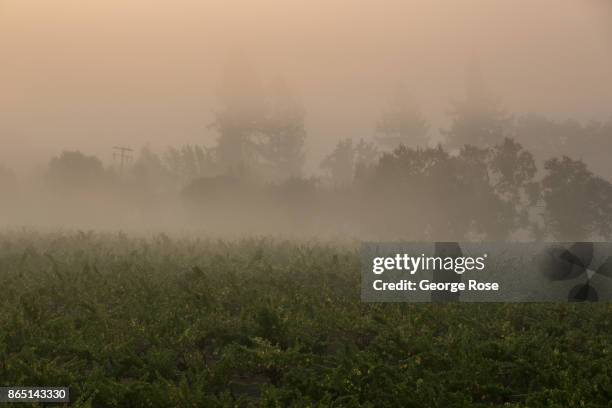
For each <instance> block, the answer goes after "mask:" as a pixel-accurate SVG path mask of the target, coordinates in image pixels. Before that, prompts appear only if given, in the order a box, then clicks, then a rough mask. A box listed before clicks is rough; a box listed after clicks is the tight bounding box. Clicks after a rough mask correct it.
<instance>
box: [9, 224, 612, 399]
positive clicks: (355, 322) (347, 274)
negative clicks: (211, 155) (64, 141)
mask: <svg viewBox="0 0 612 408" xmlns="http://www.w3.org/2000/svg"><path fill="white" fill-rule="evenodd" d="M358 262H359V259H358V253H357V249H346V248H341V247H337V246H333V245H326V244H320V243H307V244H303V243H292V242H282V241H275V240H269V239H249V240H243V241H234V242H221V241H198V240H171V239H169V238H167V237H165V236H157V237H155V238H150V239H147V240H144V239H132V238H128V237H126V236H123V235H112V236H111V235H97V234H83V233H74V234H33V233H10V234H9V233H5V234H0V288H1V293H0V385H49V386H51V385H57V386H61V385H68V386H70V389H71V396H72V400H73V402H74V404H73V406H94V407H115V406H116V407H120V406H121V407H126V406H130V407H140V406H142V407H174V406H178V407H187V406H194V407H196V406H206V407H215V406H224V407H225V406H248V405H255V406H274V407H285V406H325V407H327V406H334V407H353V406H372V407H374V406H376V407H396V406H397V407H455V406H516V407H519V406H529V407H538V406H558V407H583V406H611V405H610V401H611V400H612V344H611V340H612V314H611V312H612V307H610V306H609V305H607V304H599V305H568V304H559V305H520V304H518V305H501V304H500V305H491V304H488V305H469V304H464V305H408V304H387V305H382V304H371V305H368V304H362V303H361V302H360V299H359V263H358ZM19 406H24V405H23V404H22V405H19Z"/></svg>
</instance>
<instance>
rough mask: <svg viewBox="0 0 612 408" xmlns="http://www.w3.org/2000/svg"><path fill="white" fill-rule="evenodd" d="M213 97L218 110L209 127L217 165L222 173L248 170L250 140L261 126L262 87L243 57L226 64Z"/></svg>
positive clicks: (252, 156)
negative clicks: (214, 139) (213, 131)
mask: <svg viewBox="0 0 612 408" xmlns="http://www.w3.org/2000/svg"><path fill="white" fill-rule="evenodd" d="M217 94H218V100H219V105H220V107H219V110H218V111H217V112H216V113H215V119H214V122H213V124H212V127H213V128H214V129H216V130H217V131H218V133H219V136H218V138H217V147H216V155H217V158H218V161H219V165H220V166H221V167H222V168H223V171H225V172H236V171H240V170H241V169H244V168H250V167H252V166H254V164H255V163H256V152H255V146H254V142H253V137H254V136H255V135H256V134H257V133H258V132H259V131H260V129H261V128H262V127H263V125H264V122H265V110H264V103H263V101H264V92H263V86H262V84H261V81H260V79H259V76H258V74H257V72H256V70H255V68H254V67H253V66H252V64H251V63H250V61H249V60H248V59H247V58H246V57H245V56H244V55H235V56H233V58H232V59H230V60H229V61H228V63H227V64H226V66H225V70H224V76H223V80H222V82H221V84H220V86H219V89H218V92H217Z"/></svg>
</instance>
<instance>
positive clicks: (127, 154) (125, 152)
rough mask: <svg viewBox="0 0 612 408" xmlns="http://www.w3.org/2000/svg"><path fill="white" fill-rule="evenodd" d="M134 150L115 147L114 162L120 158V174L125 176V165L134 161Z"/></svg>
mask: <svg viewBox="0 0 612 408" xmlns="http://www.w3.org/2000/svg"><path fill="white" fill-rule="evenodd" d="M133 151H134V150H133V149H130V148H129V147H123V146H114V147H113V160H115V159H117V158H119V174H121V175H123V168H124V167H125V163H127V162H129V161H130V160H132V152H133Z"/></svg>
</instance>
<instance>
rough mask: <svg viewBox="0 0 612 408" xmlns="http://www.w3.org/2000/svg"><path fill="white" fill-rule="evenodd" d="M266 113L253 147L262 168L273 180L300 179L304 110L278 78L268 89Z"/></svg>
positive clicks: (304, 135)
mask: <svg viewBox="0 0 612 408" xmlns="http://www.w3.org/2000/svg"><path fill="white" fill-rule="evenodd" d="M268 109H269V111H268V112H267V114H266V117H265V120H264V122H263V126H262V128H261V129H260V137H259V141H258V142H257V143H256V148H257V152H258V153H259V156H260V158H261V160H262V162H263V163H262V164H263V165H266V166H268V167H270V169H271V173H272V174H271V177H272V178H274V179H285V180H286V179H291V178H297V177H300V176H301V175H302V167H303V165H304V161H305V154H304V142H305V140H306V128H305V125H304V118H305V113H304V107H303V106H302V104H301V103H300V101H299V99H298V97H297V95H296V94H295V93H294V92H293V90H292V89H291V88H290V87H289V86H288V84H287V83H286V82H285V80H284V79H282V78H279V79H277V80H276V81H274V82H273V83H272V85H271V86H270V97H269V105H268Z"/></svg>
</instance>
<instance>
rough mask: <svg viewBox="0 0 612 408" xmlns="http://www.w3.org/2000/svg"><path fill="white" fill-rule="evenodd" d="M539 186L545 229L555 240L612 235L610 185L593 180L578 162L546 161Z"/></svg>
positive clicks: (611, 193) (593, 177) (586, 169)
mask: <svg viewBox="0 0 612 408" xmlns="http://www.w3.org/2000/svg"><path fill="white" fill-rule="evenodd" d="M544 168H545V169H546V175H545V176H544V178H543V180H542V182H541V184H542V187H541V189H542V201H543V204H544V214H543V218H544V227H545V230H546V231H547V232H548V233H549V234H550V235H551V236H552V237H554V238H555V239H559V240H563V241H569V240H572V241H580V240H585V239H590V238H593V237H601V238H604V239H609V238H610V236H611V233H612V184H610V183H609V182H608V181H606V180H603V179H602V178H600V177H597V176H595V175H594V174H593V173H592V172H591V171H590V170H589V169H588V168H587V166H586V164H585V163H584V162H582V161H581V160H572V159H570V158H569V157H567V156H564V157H562V158H554V159H550V160H548V161H547V162H546V163H545V165H544Z"/></svg>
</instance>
